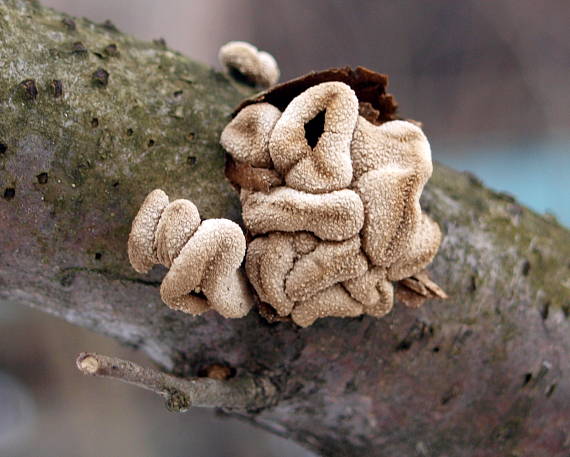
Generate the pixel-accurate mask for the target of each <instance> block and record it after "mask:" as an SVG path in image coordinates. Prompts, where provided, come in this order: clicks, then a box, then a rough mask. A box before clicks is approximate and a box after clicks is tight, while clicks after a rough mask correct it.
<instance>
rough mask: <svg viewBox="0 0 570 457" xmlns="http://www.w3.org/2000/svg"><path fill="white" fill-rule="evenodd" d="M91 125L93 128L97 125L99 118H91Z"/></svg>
mask: <svg viewBox="0 0 570 457" xmlns="http://www.w3.org/2000/svg"><path fill="white" fill-rule="evenodd" d="M91 127H93V128H96V127H99V119H97V118H96V117H94V118H93V119H91Z"/></svg>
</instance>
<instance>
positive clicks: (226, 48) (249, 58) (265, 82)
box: [218, 41, 280, 87]
mask: <svg viewBox="0 0 570 457" xmlns="http://www.w3.org/2000/svg"><path fill="white" fill-rule="evenodd" d="M218 60H219V61H220V63H221V64H222V65H223V66H224V68H225V69H226V70H227V71H228V72H230V73H232V72H237V73H238V74H239V75H240V76H241V77H243V78H245V79H246V81H247V82H249V83H250V84H252V85H254V86H259V87H269V86H272V85H273V84H275V83H276V82H277V81H278V80H279V74H280V72H279V67H278V65H277V62H276V61H275V58H274V57H273V56H272V55H271V54H269V53H267V52H265V51H260V50H258V49H257V48H256V47H255V46H253V45H252V44H250V43H247V42H245V41H230V42H229V43H226V44H225V45H223V46H222V47H221V48H220V51H219V53H218Z"/></svg>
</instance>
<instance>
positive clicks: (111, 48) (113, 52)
mask: <svg viewBox="0 0 570 457" xmlns="http://www.w3.org/2000/svg"><path fill="white" fill-rule="evenodd" d="M103 52H104V53H105V55H107V56H109V57H118V56H119V48H117V45H116V44H115V43H111V44H110V45H108V46H106V47H105V49H103Z"/></svg>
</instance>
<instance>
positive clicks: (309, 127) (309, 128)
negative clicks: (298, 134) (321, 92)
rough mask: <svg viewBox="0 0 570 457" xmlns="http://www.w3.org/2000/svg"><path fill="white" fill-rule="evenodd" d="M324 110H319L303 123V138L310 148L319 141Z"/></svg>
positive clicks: (323, 120)
mask: <svg viewBox="0 0 570 457" xmlns="http://www.w3.org/2000/svg"><path fill="white" fill-rule="evenodd" d="M325 115H326V110H324V111H321V112H320V113H319V114H317V115H316V116H315V117H314V118H313V119H311V120H310V121H309V122H307V123H306V124H305V138H306V139H307V143H309V146H310V147H311V148H314V147H315V146H316V145H317V143H318V142H319V138H320V137H321V135H322V134H323V132H324V130H325Z"/></svg>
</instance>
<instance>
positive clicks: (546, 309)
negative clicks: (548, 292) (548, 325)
mask: <svg viewBox="0 0 570 457" xmlns="http://www.w3.org/2000/svg"><path fill="white" fill-rule="evenodd" d="M549 314H550V302H549V301H547V302H546V303H545V304H544V305H542V309H541V310H540V315H541V316H542V320H543V321H545V320H546V319H548V315H549Z"/></svg>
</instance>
